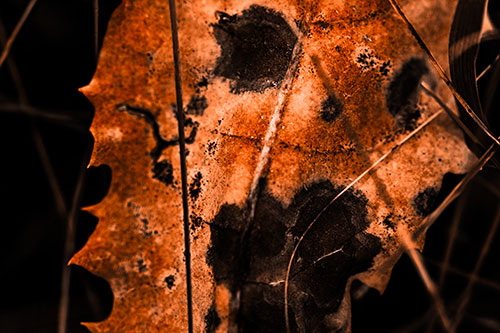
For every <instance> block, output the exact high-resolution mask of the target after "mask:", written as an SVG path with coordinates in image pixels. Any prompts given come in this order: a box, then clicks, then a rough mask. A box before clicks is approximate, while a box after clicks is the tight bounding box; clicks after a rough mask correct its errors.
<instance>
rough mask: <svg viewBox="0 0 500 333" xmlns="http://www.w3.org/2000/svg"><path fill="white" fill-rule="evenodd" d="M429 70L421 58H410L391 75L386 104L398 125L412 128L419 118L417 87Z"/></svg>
mask: <svg viewBox="0 0 500 333" xmlns="http://www.w3.org/2000/svg"><path fill="white" fill-rule="evenodd" d="M428 72H429V69H428V67H427V64H426V63H425V61H424V60H423V59H420V58H412V59H410V60H408V61H407V62H405V63H404V64H403V66H402V67H401V69H400V70H399V71H398V72H397V73H396V75H395V76H394V77H393V79H392V81H391V83H390V84H389V88H388V91H387V95H386V105H387V109H388V110H389V112H390V113H391V114H392V115H393V116H394V118H395V120H396V123H397V125H398V126H399V127H403V128H404V129H405V130H412V129H414V128H415V127H416V122H417V120H418V119H419V118H420V110H419V109H418V107H417V102H418V94H417V93H418V87H419V85H420V81H421V80H422V77H423V76H424V75H425V74H427V73H428Z"/></svg>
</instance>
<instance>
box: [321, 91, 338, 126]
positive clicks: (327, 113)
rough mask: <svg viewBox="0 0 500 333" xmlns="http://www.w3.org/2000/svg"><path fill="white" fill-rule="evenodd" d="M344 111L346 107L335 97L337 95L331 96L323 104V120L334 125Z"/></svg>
mask: <svg viewBox="0 0 500 333" xmlns="http://www.w3.org/2000/svg"><path fill="white" fill-rule="evenodd" d="M343 110H344V105H343V104H342V102H341V101H340V100H339V99H338V98H337V96H335V94H330V95H329V96H328V97H327V98H326V99H325V100H324V101H323V102H322V103H321V110H320V115H321V119H323V120H324V121H326V122H327V123H332V122H334V121H335V120H336V119H337V118H338V116H339V115H340V114H341V113H342V111H343Z"/></svg>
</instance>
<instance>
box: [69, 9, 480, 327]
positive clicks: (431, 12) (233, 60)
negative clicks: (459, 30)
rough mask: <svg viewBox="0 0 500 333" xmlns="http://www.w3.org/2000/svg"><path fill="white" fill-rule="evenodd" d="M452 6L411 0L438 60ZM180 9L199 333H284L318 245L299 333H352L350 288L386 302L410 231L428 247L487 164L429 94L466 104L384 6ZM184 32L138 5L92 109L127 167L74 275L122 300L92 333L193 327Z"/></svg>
mask: <svg viewBox="0 0 500 333" xmlns="http://www.w3.org/2000/svg"><path fill="white" fill-rule="evenodd" d="M454 5H455V1H454V0H428V1H419V2H416V1H413V2H411V1H405V2H403V9H404V10H405V11H406V12H407V13H408V15H409V17H410V19H411V20H412V21H413V22H414V23H415V25H416V27H417V30H418V32H419V33H420V34H421V35H422V37H423V39H424V40H425V41H426V42H427V43H428V45H429V47H430V48H431V50H432V51H433V52H434V54H435V55H436V57H437V58H438V60H439V61H440V62H441V64H446V62H447V54H446V50H447V38H448V34H449V27H450V24H451V17H452V10H451V9H452V8H453V7H454ZM177 6H178V7H177V11H178V22H179V39H180V54H181V66H182V78H183V91H184V105H186V107H185V109H184V112H185V114H186V120H187V122H186V125H187V126H186V137H187V146H186V147H187V150H188V152H189V153H188V155H187V164H188V180H189V182H190V186H189V191H190V198H189V203H190V220H191V235H190V236H191V242H192V246H191V250H192V256H193V258H192V266H193V272H192V279H193V307H194V311H193V314H194V325H195V326H194V330H195V332H202V331H204V330H207V331H210V332H212V331H227V330H232V329H235V328H236V327H238V328H239V329H241V330H243V331H282V330H284V327H285V319H284V288H285V279H286V272H287V267H288V263H289V261H290V258H291V256H292V252H293V250H294V247H295V246H296V244H297V242H298V240H299V239H300V238H301V236H303V235H304V238H303V240H302V241H301V243H300V245H299V246H298V248H297V251H296V254H295V257H294V259H293V261H292V266H291V270H290V278H289V281H288V303H289V306H288V307H289V314H290V324H291V328H292V329H293V330H300V331H313V330H319V331H323V330H335V329H348V326H349V318H350V309H349V308H350V306H349V297H348V296H346V295H348V294H349V293H346V292H345V291H346V290H349V288H350V283H351V281H352V280H353V279H359V280H361V281H362V282H363V283H365V284H367V285H368V286H371V287H373V288H377V289H378V290H379V291H381V292H382V291H383V290H384V288H385V286H386V284H387V282H388V279H389V276H390V272H391V269H392V266H393V265H394V263H395V262H396V261H397V259H398V258H399V256H400V254H401V253H400V251H398V246H399V244H400V242H399V239H398V237H397V230H398V228H401V227H404V228H405V229H408V230H409V231H410V232H412V231H414V230H415V229H416V228H417V226H418V225H419V223H421V221H422V219H423V218H424V217H425V216H426V214H428V213H429V211H430V210H432V207H433V200H435V196H436V195H437V193H438V192H439V188H440V186H441V182H442V178H443V175H444V174H445V173H447V172H453V173H463V172H465V171H466V170H467V167H468V166H470V164H471V163H472V161H473V156H472V154H471V153H470V152H469V150H468V149H467V147H466V145H465V143H464V138H463V135H462V133H461V131H460V130H459V129H458V128H457V127H456V125H455V124H454V123H453V122H452V121H451V119H450V118H449V117H448V116H447V115H446V114H445V113H444V112H442V113H441V114H439V115H437V116H436V113H437V112H441V109H440V107H439V105H438V104H437V102H436V101H435V100H433V99H432V98H431V97H430V96H428V95H427V94H425V93H424V92H423V91H422V89H420V82H421V81H424V82H425V83H426V84H427V85H428V86H430V87H432V89H433V90H434V91H435V92H436V93H437V94H438V95H439V96H441V98H442V99H443V100H444V101H445V102H447V103H448V104H449V105H450V106H452V105H453V100H452V98H451V95H450V94H449V92H448V91H447V90H446V88H445V86H444V85H443V84H442V83H441V82H440V81H439V79H438V77H437V76H436V75H435V74H434V73H433V71H432V69H431V66H430V65H429V64H428V62H427V60H426V57H425V55H424V54H423V52H422V51H421V49H420V48H419V46H418V45H417V44H416V42H415V41H414V39H413V37H412V36H411V34H410V33H409V31H408V30H407V27H406V26H405V24H404V23H403V22H402V21H401V20H400V18H399V17H398V16H397V14H396V13H395V12H394V10H393V9H392V7H391V5H390V3H389V2H388V1H385V0H376V1H343V0H336V1H285V0H274V1H271V0H253V1H218V0H204V1H193V0H187V1H179V2H178V4H177ZM169 22H170V21H169V10H168V4H167V2H166V1H159V0H134V1H132V0H125V1H123V3H122V5H121V6H120V7H119V8H118V9H117V10H116V12H115V14H114V16H113V18H112V20H111V22H110V24H109V28H108V33H107V37H106V40H105V43H104V47H103V50H102V52H101V56H100V62H99V66H98V69H97V72H96V74H95V76H94V78H93V80H92V82H91V83H90V85H89V86H87V87H85V88H83V92H84V93H85V95H86V96H87V97H88V98H89V99H90V100H91V101H92V103H93V104H94V105H95V107H96V114H95V118H94V121H93V124H92V128H91V130H92V133H93V135H94V137H95V140H96V142H95V147H94V153H93V156H92V164H93V165H99V164H107V165H109V166H110V167H111V169H112V182H111V188H110V190H109V193H108V195H107V196H106V198H105V199H104V201H103V202H101V203H100V204H98V205H96V206H94V207H91V208H90V209H89V210H90V211H91V212H92V213H93V214H94V215H96V216H97V217H98V218H99V225H98V227H97V229H96V231H95V232H94V234H93V235H92V236H91V238H90V240H89V242H88V244H87V245H86V246H85V247H84V248H83V249H82V250H81V251H80V252H79V253H78V254H76V255H75V257H74V258H73V259H72V262H73V263H77V264H79V265H82V266H84V267H85V268H87V269H89V270H90V271H92V272H93V273H95V274H97V275H99V276H102V277H104V278H105V279H107V280H108V281H109V282H110V284H111V287H112V289H113V292H114V297H115V300H114V305H113V311H112V314H111V316H110V317H109V318H108V319H107V320H106V321H104V322H101V323H97V324H88V327H89V328H90V329H91V330H92V331H96V332H101V331H103V332H105V331H122V332H140V331H143V332H155V331H158V332H181V331H186V328H187V315H186V283H185V268H184V255H183V248H184V244H183V230H182V199H181V186H180V185H181V184H180V179H181V176H180V167H179V151H178V144H177V122H176V117H175V89H174V75H173V70H174V67H173V60H172V42H171V32H170V26H169ZM429 22H432V24H428V23H429ZM452 107H453V106H452ZM431 117H435V118H431ZM430 119H432V120H430ZM428 120H429V124H428V125H426V126H423V124H426V121H428ZM415 129H419V130H418V132H416V133H414V132H412V131H414V130H415ZM410 133H412V136H411V138H410V139H408V141H406V142H405V143H404V144H402V145H401V146H398V148H397V149H395V150H394V151H391V149H393V147H395V146H397V144H398V142H400V141H401V140H403V139H404V138H406V137H407V136H408V135H410ZM388 152H391V153H390V155H388V157H387V158H385V159H384V160H383V161H381V162H380V163H378V164H377V165H376V166H375V167H374V168H373V169H372V170H371V171H370V172H369V173H367V174H366V175H365V176H363V177H361V178H360V179H359V180H357V181H356V182H355V183H353V181H355V180H356V179H357V177H358V176H359V175H361V174H363V172H364V171H365V170H367V169H368V168H369V167H370V166H371V165H373V164H374V163H375V162H376V161H377V160H378V159H379V158H380V157H381V156H383V155H384V154H386V153H388ZM346 186H349V188H348V189H347V190H346V191H345V192H342V193H343V194H342V195H341V196H340V197H339V198H338V199H337V200H335V202H334V203H332V204H331V205H329V202H331V200H332V199H333V198H334V197H335V196H336V195H337V194H338V193H340V192H341V191H342V190H343V189H344V188H345V187H346ZM313 221H315V222H314V224H313V225H312V226H311V228H310V230H308V231H307V232H306V230H307V227H308V226H309V225H311V223H312V222H313ZM305 232H306V234H304V233H305ZM419 242H420V245H422V242H423V238H422V237H420V239H419Z"/></svg>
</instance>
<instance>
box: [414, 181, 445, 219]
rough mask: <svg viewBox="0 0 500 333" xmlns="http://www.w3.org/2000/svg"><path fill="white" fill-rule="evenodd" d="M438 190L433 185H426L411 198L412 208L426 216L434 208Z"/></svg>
mask: <svg viewBox="0 0 500 333" xmlns="http://www.w3.org/2000/svg"><path fill="white" fill-rule="evenodd" d="M438 195H439V191H438V190H437V189H436V188H435V187H427V188H426V189H425V190H423V191H422V192H420V193H419V194H417V196H416V197H415V198H414V199H413V208H415V211H416V212H417V214H419V215H421V216H427V215H429V214H430V213H432V211H433V210H434V208H436V203H437V198H438Z"/></svg>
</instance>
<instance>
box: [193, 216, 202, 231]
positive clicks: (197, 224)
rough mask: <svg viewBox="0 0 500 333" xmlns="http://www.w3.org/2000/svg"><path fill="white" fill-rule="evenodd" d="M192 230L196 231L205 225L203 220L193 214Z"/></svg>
mask: <svg viewBox="0 0 500 333" xmlns="http://www.w3.org/2000/svg"><path fill="white" fill-rule="evenodd" d="M190 218H191V230H193V231H195V230H196V229H198V228H199V227H201V225H202V224H203V219H202V218H201V216H198V215H197V214H195V213H191V215H190Z"/></svg>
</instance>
